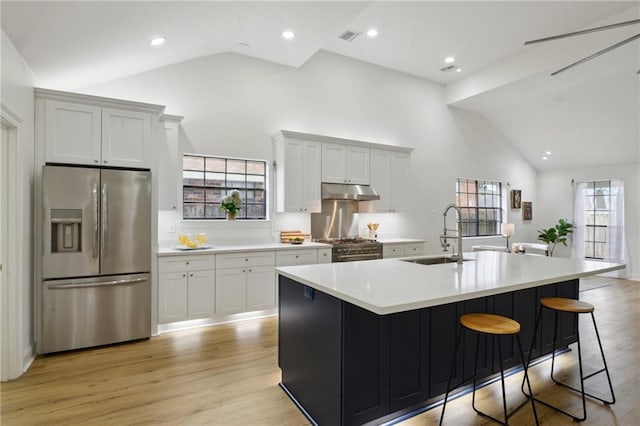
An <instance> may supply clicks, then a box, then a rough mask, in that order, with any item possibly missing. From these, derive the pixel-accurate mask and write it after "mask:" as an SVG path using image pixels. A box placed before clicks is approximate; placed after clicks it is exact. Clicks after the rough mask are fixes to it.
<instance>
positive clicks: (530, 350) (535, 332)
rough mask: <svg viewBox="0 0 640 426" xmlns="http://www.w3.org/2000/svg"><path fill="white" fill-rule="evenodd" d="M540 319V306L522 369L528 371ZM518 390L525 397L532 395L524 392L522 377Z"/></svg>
mask: <svg viewBox="0 0 640 426" xmlns="http://www.w3.org/2000/svg"><path fill="white" fill-rule="evenodd" d="M541 318H542V305H540V307H539V308H538V314H537V315H536V323H535V325H534V326H533V337H532V338H531V346H530V347H529V355H528V356H527V362H526V364H524V367H525V368H526V369H527V370H528V369H529V365H530V364H531V358H532V357H533V348H534V347H535V343H536V336H537V334H538V326H539V325H540V320H541ZM522 356H523V358H522V360H523V361H522V362H523V363H524V354H523V355H522ZM520 389H521V390H522V393H523V394H525V395H527V396H532V395H533V393H531V390H529V393H528V394H527V393H526V392H525V391H524V377H523V378H522V385H521V386H520Z"/></svg>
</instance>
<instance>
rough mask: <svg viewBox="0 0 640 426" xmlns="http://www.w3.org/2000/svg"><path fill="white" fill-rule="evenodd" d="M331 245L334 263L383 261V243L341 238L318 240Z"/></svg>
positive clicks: (363, 239)
mask: <svg viewBox="0 0 640 426" xmlns="http://www.w3.org/2000/svg"><path fill="white" fill-rule="evenodd" d="M317 242H319V243H325V244H331V246H332V248H331V261H332V262H334V263H335V262H353V261H356V260H372V259H382V243H381V242H378V241H375V240H368V239H366V238H339V239H328V240H318V241H317Z"/></svg>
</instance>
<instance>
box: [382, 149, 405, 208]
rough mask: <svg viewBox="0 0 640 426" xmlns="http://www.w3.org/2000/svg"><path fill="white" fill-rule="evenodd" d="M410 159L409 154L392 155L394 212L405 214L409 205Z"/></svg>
mask: <svg viewBox="0 0 640 426" xmlns="http://www.w3.org/2000/svg"><path fill="white" fill-rule="evenodd" d="M409 159H410V157H409V154H404V153H401V152H394V153H393V154H392V155H391V194H392V197H391V203H392V207H391V208H392V210H393V211H394V212H404V211H406V210H407V208H408V205H409V165H410V161H409ZM374 188H375V187H374ZM380 198H382V197H380Z"/></svg>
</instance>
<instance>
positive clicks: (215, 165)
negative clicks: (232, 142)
mask: <svg viewBox="0 0 640 426" xmlns="http://www.w3.org/2000/svg"><path fill="white" fill-rule="evenodd" d="M226 163H227V161H226V160H225V159H224V158H213V157H208V158H207V171H208V172H220V173H224V172H226Z"/></svg>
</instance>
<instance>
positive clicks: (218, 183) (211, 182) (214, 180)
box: [205, 172, 225, 188]
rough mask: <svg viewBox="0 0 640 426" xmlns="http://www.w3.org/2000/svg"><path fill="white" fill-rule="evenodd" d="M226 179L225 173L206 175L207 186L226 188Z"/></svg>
mask: <svg viewBox="0 0 640 426" xmlns="http://www.w3.org/2000/svg"><path fill="white" fill-rule="evenodd" d="M224 179H225V174H224V173H209V172H207V173H205V185H206V186H215V187H220V188H221V187H224Z"/></svg>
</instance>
